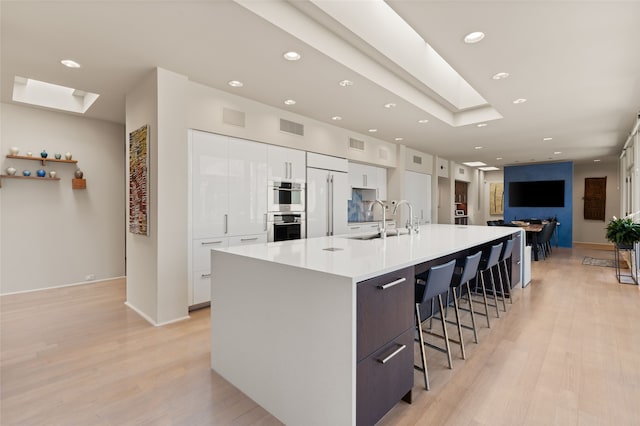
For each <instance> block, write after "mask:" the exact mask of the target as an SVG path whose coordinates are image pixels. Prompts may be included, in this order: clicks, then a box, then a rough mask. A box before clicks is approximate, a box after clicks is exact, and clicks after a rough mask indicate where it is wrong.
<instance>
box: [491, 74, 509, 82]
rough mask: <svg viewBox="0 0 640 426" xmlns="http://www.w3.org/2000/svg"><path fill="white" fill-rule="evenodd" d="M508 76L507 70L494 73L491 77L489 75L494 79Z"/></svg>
mask: <svg viewBox="0 0 640 426" xmlns="http://www.w3.org/2000/svg"><path fill="white" fill-rule="evenodd" d="M507 77H509V73H508V72H499V73H497V74H494V75H493V77H491V78H492V79H494V80H504V79H505V78H507Z"/></svg>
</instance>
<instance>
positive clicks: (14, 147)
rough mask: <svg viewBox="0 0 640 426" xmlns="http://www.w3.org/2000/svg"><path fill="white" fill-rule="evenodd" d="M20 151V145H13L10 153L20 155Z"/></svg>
mask: <svg viewBox="0 0 640 426" xmlns="http://www.w3.org/2000/svg"><path fill="white" fill-rule="evenodd" d="M19 152H20V150H19V149H18V147H17V146H12V147H11V148H10V149H9V153H10V154H11V155H18V153H19Z"/></svg>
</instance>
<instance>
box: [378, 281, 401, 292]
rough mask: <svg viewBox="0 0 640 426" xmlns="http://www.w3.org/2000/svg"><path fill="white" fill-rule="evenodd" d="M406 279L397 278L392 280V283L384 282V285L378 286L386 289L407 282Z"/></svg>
mask: <svg viewBox="0 0 640 426" xmlns="http://www.w3.org/2000/svg"><path fill="white" fill-rule="evenodd" d="M406 280H407V279H406V278H398V279H397V280H395V281H391V282H390V283H387V284H384V285H379V286H378V288H379V289H380V290H386V289H388V288H391V287H393V286H394V285H398V284H401V283H403V282H405V281H406Z"/></svg>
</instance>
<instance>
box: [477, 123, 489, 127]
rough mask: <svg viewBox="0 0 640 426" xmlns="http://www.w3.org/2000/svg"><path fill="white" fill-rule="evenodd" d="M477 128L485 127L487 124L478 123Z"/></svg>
mask: <svg viewBox="0 0 640 426" xmlns="http://www.w3.org/2000/svg"><path fill="white" fill-rule="evenodd" d="M476 126H478V127H487V123H478V124H476Z"/></svg>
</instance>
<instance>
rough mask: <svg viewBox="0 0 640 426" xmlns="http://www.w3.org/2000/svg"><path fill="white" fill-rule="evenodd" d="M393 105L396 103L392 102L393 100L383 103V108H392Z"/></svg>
mask: <svg viewBox="0 0 640 426" xmlns="http://www.w3.org/2000/svg"><path fill="white" fill-rule="evenodd" d="M394 106H396V104H394V103H393V102H389V103H388V104H384V107H385V108H393V107H394Z"/></svg>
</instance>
